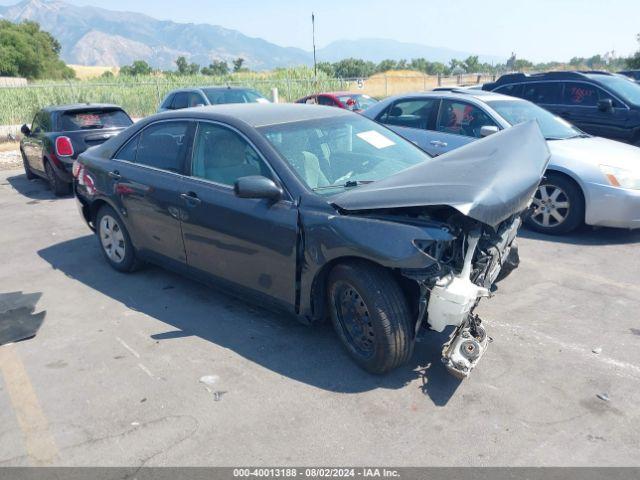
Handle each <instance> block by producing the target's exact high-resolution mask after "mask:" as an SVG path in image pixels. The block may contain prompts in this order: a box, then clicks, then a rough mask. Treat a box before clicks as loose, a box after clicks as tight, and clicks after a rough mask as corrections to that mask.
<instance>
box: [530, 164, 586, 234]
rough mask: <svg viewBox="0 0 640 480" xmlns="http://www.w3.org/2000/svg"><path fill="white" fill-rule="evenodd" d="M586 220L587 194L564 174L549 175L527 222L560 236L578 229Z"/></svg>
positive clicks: (539, 187)
mask: <svg viewBox="0 0 640 480" xmlns="http://www.w3.org/2000/svg"><path fill="white" fill-rule="evenodd" d="M583 221H584V197H583V196H582V192H581V191H580V187H578V186H577V185H576V184H575V183H574V182H573V181H572V180H569V179H568V178H567V177H565V176H564V175H558V174H554V173H550V174H547V176H546V178H545V179H543V180H542V182H540V185H539V186H538V189H537V190H536V193H535V194H534V197H533V209H532V211H531V213H530V214H529V215H528V216H527V218H526V223H527V225H528V226H529V227H530V228H531V229H533V230H535V231H537V232H541V233H548V234H551V235H560V234H564V233H569V232H571V231H573V230H575V229H576V228H578V227H579V226H580V225H581V224H582V222H583Z"/></svg>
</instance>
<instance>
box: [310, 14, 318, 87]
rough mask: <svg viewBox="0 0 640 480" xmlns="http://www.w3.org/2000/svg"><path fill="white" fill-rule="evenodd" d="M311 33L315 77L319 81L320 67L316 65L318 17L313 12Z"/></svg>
mask: <svg viewBox="0 0 640 480" xmlns="http://www.w3.org/2000/svg"><path fill="white" fill-rule="evenodd" d="M311 31H312V35H313V77H314V78H315V79H316V80H317V79H318V66H317V64H316V17H315V15H314V14H313V12H311Z"/></svg>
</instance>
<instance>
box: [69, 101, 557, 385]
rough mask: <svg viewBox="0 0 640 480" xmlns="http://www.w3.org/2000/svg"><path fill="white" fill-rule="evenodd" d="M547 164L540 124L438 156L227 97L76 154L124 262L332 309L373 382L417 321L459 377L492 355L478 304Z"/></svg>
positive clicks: (311, 318)
mask: <svg viewBox="0 0 640 480" xmlns="http://www.w3.org/2000/svg"><path fill="white" fill-rule="evenodd" d="M489 153H491V155H492V159H491V161H490V162H484V161H482V160H483V159H484V158H486V157H487V155H489ZM548 155H549V152H548V149H547V146H546V143H545V142H544V139H543V137H542V135H541V134H540V131H539V129H538V127H537V126H536V125H535V123H533V122H530V123H528V124H523V125H519V126H517V127H514V128H512V129H508V130H506V131H504V132H501V133H499V134H497V135H494V136H492V137H491V138H488V139H486V140H484V141H482V142H477V143H476V144H474V145H471V146H469V147H467V148H463V149H459V150H457V151H455V152H452V153H450V154H448V155H443V156H442V157H441V158H434V159H432V158H430V157H429V156H428V155H427V154H425V153H424V152H423V151H422V150H420V149H418V148H416V147H415V146H414V145H412V144H411V143H410V142H407V141H406V140H404V139H402V138H401V137H400V136H398V135H396V134H395V133H393V132H391V131H390V130H388V129H386V128H384V127H382V126H381V125H378V124H376V123H375V122H372V121H371V120H369V119H367V118H364V117H362V116H360V115H357V114H355V113H352V112H348V111H345V110H340V109H337V108H335V109H333V108H322V107H313V106H306V105H304V106H303V105H291V104H289V105H286V104H280V105H277V104H276V105H267V106H261V105H260V106H259V105H223V106H220V107H218V108H215V109H210V108H194V109H189V110H187V111H183V112H173V113H164V114H161V115H154V116H151V117H148V118H146V119H144V120H141V121H140V122H138V123H137V124H136V125H135V126H134V127H133V128H131V129H130V130H128V131H127V132H126V134H123V135H121V136H119V137H117V138H114V139H112V140H110V141H108V142H107V143H105V144H104V145H102V146H101V147H98V148H96V149H91V150H89V151H87V152H85V154H83V155H81V156H80V158H79V159H78V162H77V165H76V167H75V170H74V171H75V176H76V181H75V182H74V186H75V192H76V196H77V199H78V202H79V206H80V210H81V212H82V215H83V216H84V219H85V220H86V222H87V223H88V225H89V226H90V228H92V229H93V230H95V232H96V233H97V238H98V243H99V245H100V249H101V250H102V252H103V254H104V257H105V259H106V261H107V262H108V263H109V264H110V265H111V266H112V267H113V268H115V269H116V270H119V271H123V272H128V271H131V270H133V269H134V268H135V266H136V265H137V263H138V261H140V260H146V261H151V262H157V263H159V264H161V265H164V266H167V267H170V268H173V269H176V270H178V271H180V272H184V273H187V274H190V275H193V276H195V277H196V278H199V279H201V280H204V281H206V282H212V283H215V284H218V285H222V286H227V287H231V288H232V291H233V292H234V293H235V294H236V295H242V296H243V298H245V296H246V295H245V294H248V295H252V296H253V297H254V298H257V299H259V300H260V302H261V304H264V305H275V306H278V307H280V308H284V309H285V310H287V311H289V312H292V313H293V314H295V315H297V316H298V318H299V319H300V320H301V321H303V322H305V323H312V322H317V321H320V320H322V319H324V318H325V317H326V316H328V317H330V318H331V320H332V322H333V324H334V326H335V329H336V331H337V334H338V336H339V337H340V339H341V341H342V342H343V344H344V346H345V347H346V350H347V351H348V352H349V354H350V355H351V356H352V357H353V358H354V359H355V361H356V362H357V363H358V364H359V365H361V366H362V367H363V368H365V369H367V370H368V371H370V372H375V373H384V372H386V371H388V370H391V369H393V368H394V367H396V366H398V365H400V364H402V363H404V362H406V361H407V360H408V359H409V358H410V357H411V354H412V350H413V345H414V341H415V337H416V334H417V333H418V332H420V331H421V326H422V325H423V324H424V325H429V326H430V327H431V328H432V329H434V330H437V331H443V330H444V329H445V327H446V326H448V325H453V326H454V327H456V328H455V331H454V333H453V334H452V337H451V339H450V341H449V342H448V343H446V344H445V349H444V351H443V359H444V361H445V362H446V365H447V367H448V368H449V369H450V370H451V371H452V372H453V373H455V374H458V375H461V376H465V375H467V374H468V373H469V371H470V370H471V369H472V368H473V367H474V366H475V365H476V363H477V361H478V360H479V358H480V357H481V355H482V353H483V352H484V349H485V348H486V345H487V336H486V334H485V332H484V329H483V327H482V326H481V325H480V320H479V319H478V317H477V316H476V315H475V314H474V313H473V309H474V307H475V305H476V304H477V302H478V300H479V299H480V298H481V297H483V296H487V295H488V294H489V291H490V290H492V288H493V285H494V282H495V281H496V279H497V278H498V276H499V275H502V276H505V275H506V274H508V273H509V271H511V270H512V269H513V268H515V267H516V266H517V251H516V250H515V248H512V247H513V242H514V238H515V236H516V232H517V229H518V227H519V225H520V215H521V213H522V212H523V211H524V210H525V209H526V208H527V206H528V205H529V203H530V201H531V196H532V195H533V193H534V192H535V190H536V188H537V185H538V182H539V181H540V178H541V176H542V173H543V171H544V169H545V167H546V163H547V160H548ZM488 192H490V194H489V193H488Z"/></svg>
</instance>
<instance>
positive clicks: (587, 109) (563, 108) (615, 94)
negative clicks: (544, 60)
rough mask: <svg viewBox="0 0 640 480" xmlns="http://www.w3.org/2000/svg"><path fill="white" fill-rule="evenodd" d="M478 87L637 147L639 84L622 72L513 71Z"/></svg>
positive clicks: (599, 134)
mask: <svg viewBox="0 0 640 480" xmlns="http://www.w3.org/2000/svg"><path fill="white" fill-rule="evenodd" d="M482 88H483V90H491V91H494V92H498V93H502V94H505V95H511V96H514V97H519V98H524V99H525V100H529V101H530V102H533V103H535V104H537V105H540V106H541V107H544V108H546V109H547V110H549V111H550V112H552V113H554V114H556V115H558V116H560V117H562V118H564V119H565V120H567V121H568V122H570V123H572V124H573V125H575V126H577V127H578V128H580V129H581V130H583V131H585V132H587V133H590V134H592V135H596V136H599V137H605V138H610V139H612V140H619V141H622V142H627V143H631V144H633V145H636V146H640V85H638V84H637V83H635V82H634V81H633V80H631V79H629V78H627V77H624V76H622V75H618V74H613V73H608V72H599V71H589V72H548V73H537V74H531V75H528V74H524V73H515V74H508V75H503V76H501V77H500V78H499V79H498V80H497V81H496V82H493V83H487V84H485V85H484V86H483V87H482Z"/></svg>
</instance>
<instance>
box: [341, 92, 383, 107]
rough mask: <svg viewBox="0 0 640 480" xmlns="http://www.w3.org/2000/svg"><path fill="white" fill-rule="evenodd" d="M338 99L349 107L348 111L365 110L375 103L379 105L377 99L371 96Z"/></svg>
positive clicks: (352, 96) (343, 96) (349, 96)
mask: <svg viewBox="0 0 640 480" xmlns="http://www.w3.org/2000/svg"><path fill="white" fill-rule="evenodd" d="M338 99H339V100H340V101H341V102H342V103H343V105H345V106H346V107H347V110H364V109H365V108H369V107H370V106H371V105H373V104H374V103H378V101H377V100H376V99H375V98H372V97H370V96H369V95H364V94H363V95H342V96H340V97H338Z"/></svg>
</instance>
